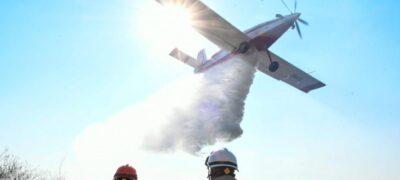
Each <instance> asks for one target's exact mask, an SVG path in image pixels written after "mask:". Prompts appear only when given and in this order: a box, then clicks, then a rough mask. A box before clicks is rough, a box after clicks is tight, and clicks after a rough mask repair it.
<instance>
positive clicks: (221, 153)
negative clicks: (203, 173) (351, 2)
mask: <svg viewBox="0 0 400 180" xmlns="http://www.w3.org/2000/svg"><path fill="white" fill-rule="evenodd" d="M206 166H207V167H208V168H214V167H221V166H223V167H226V166H227V167H232V168H234V169H236V170H237V169H238V165H237V162H236V157H235V155H233V153H232V152H230V151H229V150H228V149H226V148H222V149H220V150H217V151H213V152H211V154H210V156H208V157H207V159H206Z"/></svg>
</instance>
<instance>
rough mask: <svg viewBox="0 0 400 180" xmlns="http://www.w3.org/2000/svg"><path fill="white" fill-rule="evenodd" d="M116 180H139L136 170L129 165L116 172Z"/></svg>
mask: <svg viewBox="0 0 400 180" xmlns="http://www.w3.org/2000/svg"><path fill="white" fill-rule="evenodd" d="M114 180H137V174H136V169H135V168H133V167H132V166H129V165H128V164H127V165H125V166H121V167H119V168H118V169H117V172H115V174H114Z"/></svg>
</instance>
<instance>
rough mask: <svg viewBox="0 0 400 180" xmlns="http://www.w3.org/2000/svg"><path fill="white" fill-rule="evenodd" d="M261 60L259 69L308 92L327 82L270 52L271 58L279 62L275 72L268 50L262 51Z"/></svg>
mask: <svg viewBox="0 0 400 180" xmlns="http://www.w3.org/2000/svg"><path fill="white" fill-rule="evenodd" d="M259 53H260V54H259V55H260V56H259V57H260V60H259V62H258V67H257V69H258V70H259V71H261V72H263V73H265V74H268V75H270V76H272V77H273V78H275V79H277V80H281V81H284V82H286V83H288V84H289V85H291V86H293V87H295V88H297V89H299V90H301V91H303V92H305V93H308V92H309V91H311V90H314V89H318V88H320V87H324V86H325V84H324V83H322V82H321V81H319V80H318V79H315V78H314V77H312V76H311V75H309V74H308V73H305V72H304V71H302V70H301V69H299V68H297V67H296V66H294V65H292V64H290V63H288V62H287V61H285V60H284V59H282V58H281V57H279V56H277V55H276V54H274V53H272V52H270V55H271V60H272V61H275V62H278V63H279V68H278V69H277V70H276V71H275V72H271V71H270V70H269V65H270V64H271V61H270V59H269V56H268V53H267V52H266V51H260V52H259Z"/></svg>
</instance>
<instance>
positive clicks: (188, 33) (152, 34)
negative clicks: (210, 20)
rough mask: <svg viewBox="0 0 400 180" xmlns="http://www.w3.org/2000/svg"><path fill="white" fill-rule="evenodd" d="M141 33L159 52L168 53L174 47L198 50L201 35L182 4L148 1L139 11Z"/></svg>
mask: <svg viewBox="0 0 400 180" xmlns="http://www.w3.org/2000/svg"><path fill="white" fill-rule="evenodd" d="M139 13H140V14H139V18H140V19H139V23H140V24H139V27H138V28H139V29H140V33H141V34H140V35H141V37H142V39H143V41H144V42H145V43H146V45H147V46H148V47H149V48H150V49H151V50H152V51H156V52H157V53H163V54H168V53H169V52H170V51H171V50H172V49H173V48H175V47H178V48H180V49H185V50H188V51H189V52H188V53H191V52H190V51H192V52H196V51H198V50H199V49H200V48H201V43H199V42H200V41H201V36H200V35H199V34H197V33H196V32H195V30H194V29H193V28H192V27H191V21H190V14H189V13H188V11H187V10H185V9H184V8H183V7H180V6H176V5H175V6H174V5H164V6H161V5H159V4H157V3H155V2H148V3H145V4H144V5H143V8H142V9H141V11H140V12H139Z"/></svg>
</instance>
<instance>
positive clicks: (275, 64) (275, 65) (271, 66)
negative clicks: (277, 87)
mask: <svg viewBox="0 0 400 180" xmlns="http://www.w3.org/2000/svg"><path fill="white" fill-rule="evenodd" d="M278 68H279V63H278V62H276V61H272V62H271V64H269V67H268V70H269V71H271V72H275V71H276V70H278Z"/></svg>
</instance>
